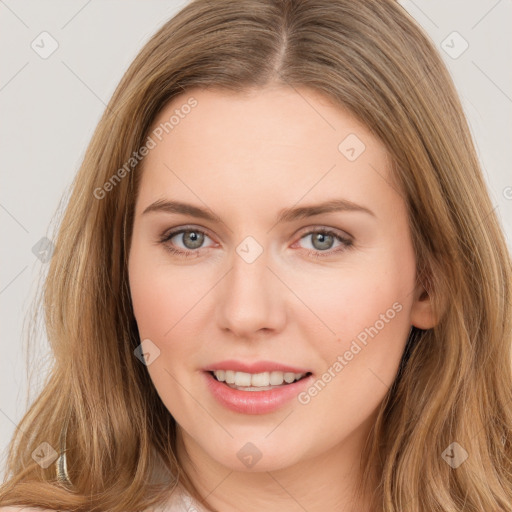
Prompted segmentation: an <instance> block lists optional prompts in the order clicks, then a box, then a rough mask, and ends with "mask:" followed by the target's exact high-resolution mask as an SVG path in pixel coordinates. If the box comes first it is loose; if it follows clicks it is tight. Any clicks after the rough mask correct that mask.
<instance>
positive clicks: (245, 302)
mask: <svg viewBox="0 0 512 512" xmlns="http://www.w3.org/2000/svg"><path fill="white" fill-rule="evenodd" d="M269 264H270V265H269ZM271 266H272V265H271V262H269V261H268V258H267V253H266V252H265V251H263V253H262V254H261V255H260V256H259V257H258V258H257V259H256V260H255V261H253V262H248V261H246V260H244V259H243V258H242V257H240V256H239V255H238V254H236V253H235V254H234V256H233V258H232V267H231V270H230V271H229V272H228V273H227V275H226V276H225V278H224V279H223V280H222V282H221V283H219V288H218V295H217V297H216V298H217V299H218V303H217V308H216V315H217V324H218V325H219V327H220V328H221V329H222V330H224V331H230V332H231V333H232V334H233V336H235V337H236V338H244V339H254V338H255V337H257V336H259V335H261V333H263V332H266V333H269V332H272V333H274V334H275V333H277V332H280V331H281V330H282V329H283V328H284V325H285V323H286V315H287V308H286V300H287V298H286V296H287V293H286V292H287V289H286V287H285V285H284V284H283V283H282V282H281V281H280V280H279V279H278V278H277V277H276V275H275V271H274V272H273V271H272V270H271V268H269V267H271Z"/></svg>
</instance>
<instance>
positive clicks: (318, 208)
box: [142, 199, 375, 224]
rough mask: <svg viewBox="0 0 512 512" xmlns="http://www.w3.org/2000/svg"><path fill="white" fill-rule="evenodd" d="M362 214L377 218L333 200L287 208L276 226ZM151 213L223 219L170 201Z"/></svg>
mask: <svg viewBox="0 0 512 512" xmlns="http://www.w3.org/2000/svg"><path fill="white" fill-rule="evenodd" d="M342 211H349V212H362V213H367V214H369V215H372V216H373V217H375V213H374V212H372V211H371V210H369V209H368V208H366V207H364V206H361V205H358V204H356V203H353V202H352V201H348V200H346V199H331V200H330V201H325V202H323V203H319V204H315V205H310V206H298V207H291V208H285V209H283V210H281V211H280V212H279V214H278V215H277V219H276V224H279V223H282V222H293V221H294V220H299V219H304V218H307V217H313V216H315V215H321V214H322V213H332V212H342ZM151 212H164V213H181V214H184V215H190V216H192V217H197V218H199V219H205V220H209V221H212V222H222V220H221V218H220V217H218V216H217V215H215V214H214V213H213V212H212V211H211V210H209V209H203V208H200V207H198V206H194V205H192V204H188V203H182V202H180V201H169V200H165V199H159V200H157V201H155V202H154V203H152V204H150V205H149V206H148V207H147V208H146V209H145V210H144V211H143V212H142V215H145V214H147V213H151Z"/></svg>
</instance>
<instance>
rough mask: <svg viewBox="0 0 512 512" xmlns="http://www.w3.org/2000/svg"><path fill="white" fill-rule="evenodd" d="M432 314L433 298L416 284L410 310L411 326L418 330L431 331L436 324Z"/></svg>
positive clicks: (424, 288)
mask: <svg viewBox="0 0 512 512" xmlns="http://www.w3.org/2000/svg"><path fill="white" fill-rule="evenodd" d="M437 321H438V319H437V318H436V316H435V314H434V308H433V298H432V296H431V295H429V293H428V291H427V290H426V287H425V286H424V285H423V284H422V283H418V284H417V286H416V288H415V289H414V302H413V304H412V308H411V324H412V325H413V326H414V327H417V328H418V329H423V330H426V329H431V328H432V327H434V326H435V325H436V324H437Z"/></svg>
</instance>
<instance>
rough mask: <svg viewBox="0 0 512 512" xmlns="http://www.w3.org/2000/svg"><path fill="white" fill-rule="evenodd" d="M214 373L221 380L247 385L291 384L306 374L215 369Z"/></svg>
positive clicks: (237, 384) (236, 384)
mask: <svg viewBox="0 0 512 512" xmlns="http://www.w3.org/2000/svg"><path fill="white" fill-rule="evenodd" d="M213 374H214V375H215V377H216V378H217V380H218V381H220V382H226V384H234V385H235V386H245V387H249V386H252V387H266V386H269V385H271V386H281V385H282V384H283V382H286V383H287V384H291V383H292V382H294V381H296V380H299V379H301V378H302V377H303V376H304V375H305V374H304V373H292V372H263V373H246V372H235V371H233V370H215V371H214V372H213Z"/></svg>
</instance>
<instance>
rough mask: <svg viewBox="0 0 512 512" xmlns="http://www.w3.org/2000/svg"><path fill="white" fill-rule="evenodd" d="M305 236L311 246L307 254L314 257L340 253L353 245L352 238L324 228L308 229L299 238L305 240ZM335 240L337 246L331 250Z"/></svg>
mask: <svg viewBox="0 0 512 512" xmlns="http://www.w3.org/2000/svg"><path fill="white" fill-rule="evenodd" d="M307 238H310V240H311V246H312V250H311V249H307V251H308V255H309V256H313V257H315V258H322V257H326V256H332V255H333V254H337V253H340V252H342V251H345V250H346V249H348V248H350V247H352V246H353V242H352V240H350V239H349V238H348V237H346V236H342V235H341V234H338V233H337V232H335V231H333V230H330V229H325V228H319V229H315V230H314V231H309V232H308V233H306V234H305V235H303V236H302V237H301V238H300V240H305V239H307ZM336 241H338V243H339V244H338V246H337V248H336V249H334V250H331V248H332V247H333V244H334V243H335V242H336Z"/></svg>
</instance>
